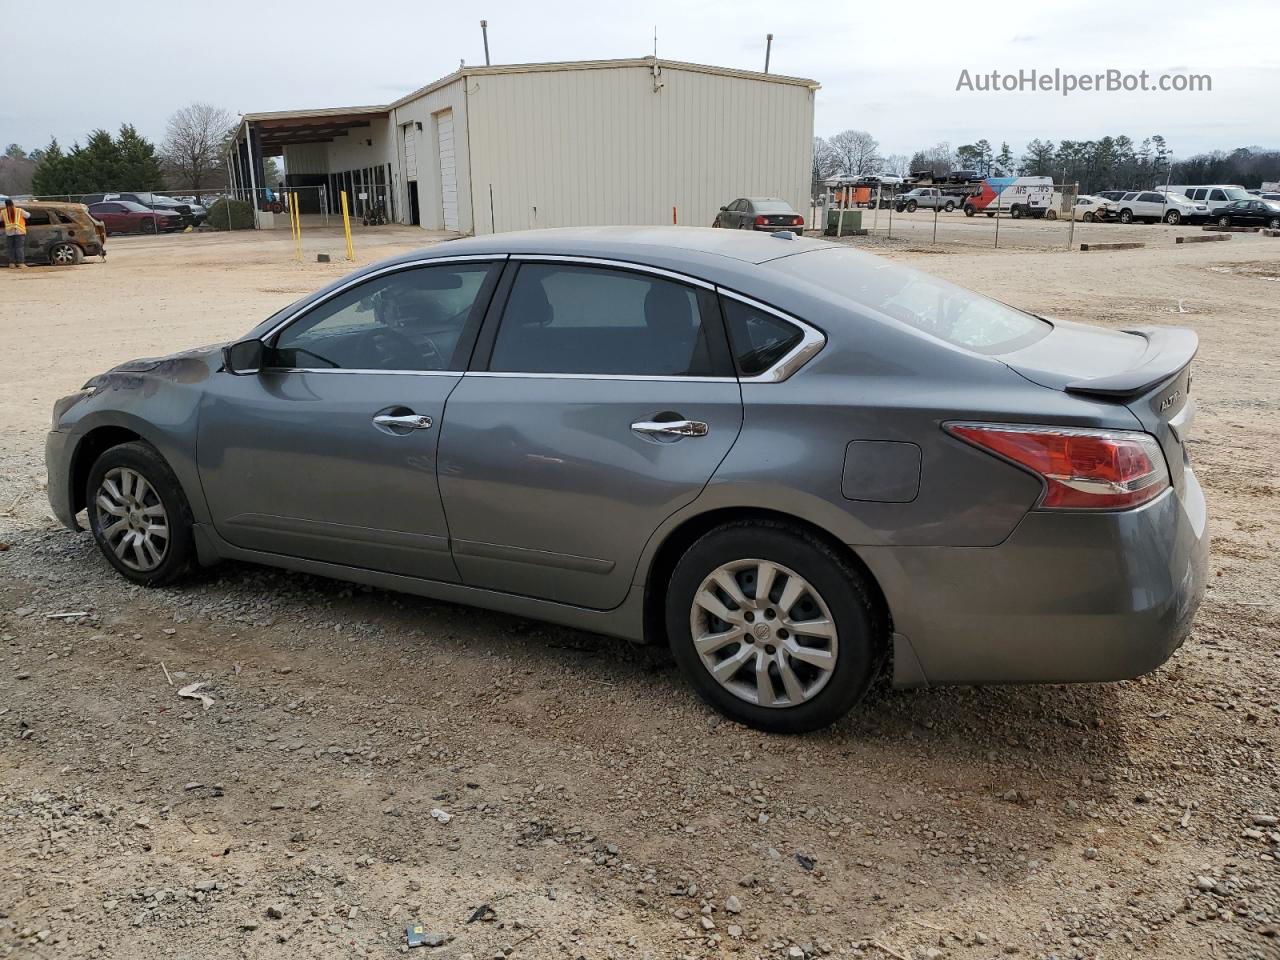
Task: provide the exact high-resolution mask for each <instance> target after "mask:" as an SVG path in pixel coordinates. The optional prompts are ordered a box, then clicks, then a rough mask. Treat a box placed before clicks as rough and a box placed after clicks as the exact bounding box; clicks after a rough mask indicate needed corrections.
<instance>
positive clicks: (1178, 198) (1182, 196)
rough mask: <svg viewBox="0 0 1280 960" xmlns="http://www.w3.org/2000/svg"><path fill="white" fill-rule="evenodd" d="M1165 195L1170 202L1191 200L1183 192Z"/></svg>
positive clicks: (1187, 201) (1188, 201)
mask: <svg viewBox="0 0 1280 960" xmlns="http://www.w3.org/2000/svg"><path fill="white" fill-rule="evenodd" d="M1165 196H1166V197H1168V198H1169V202H1170V203H1190V202H1191V198H1190V197H1188V196H1187V195H1186V194H1185V193H1166V194H1165Z"/></svg>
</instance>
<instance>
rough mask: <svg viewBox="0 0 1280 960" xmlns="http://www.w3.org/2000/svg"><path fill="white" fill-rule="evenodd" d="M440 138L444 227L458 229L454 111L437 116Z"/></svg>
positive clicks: (437, 130)
mask: <svg viewBox="0 0 1280 960" xmlns="http://www.w3.org/2000/svg"><path fill="white" fill-rule="evenodd" d="M436 133H437V135H438V137H439V140H440V200H441V202H442V204H443V206H444V228H445V229H446V230H457V229H458V168H457V166H456V165H455V163H454V160H453V111H452V110H446V111H444V112H443V113H441V114H439V115H438V116H437V117H436Z"/></svg>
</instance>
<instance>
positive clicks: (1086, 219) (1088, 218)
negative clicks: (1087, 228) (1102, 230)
mask: <svg viewBox="0 0 1280 960" xmlns="http://www.w3.org/2000/svg"><path fill="white" fill-rule="evenodd" d="M1083 219H1084V222H1085V223H1093V214H1092V213H1086V214H1085V215H1084V218H1083Z"/></svg>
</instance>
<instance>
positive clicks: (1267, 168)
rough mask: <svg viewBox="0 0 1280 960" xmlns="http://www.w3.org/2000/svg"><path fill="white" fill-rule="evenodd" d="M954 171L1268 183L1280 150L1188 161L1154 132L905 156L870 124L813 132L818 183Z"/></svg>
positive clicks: (1121, 185)
mask: <svg viewBox="0 0 1280 960" xmlns="http://www.w3.org/2000/svg"><path fill="white" fill-rule="evenodd" d="M953 170H976V171H977V173H978V175H979V176H983V177H992V176H1041V177H1053V179H1054V180H1055V182H1058V183H1078V184H1080V192H1081V193H1092V192H1094V191H1097V190H1106V189H1117V190H1124V189H1133V190H1137V189H1143V188H1150V187H1153V186H1158V185H1159V184H1161V183H1165V182H1170V183H1238V184H1240V185H1241V186H1243V187H1247V188H1257V187H1258V186H1260V185H1261V184H1262V182H1263V181H1270V180H1280V150H1271V149H1264V148H1262V147H1256V146H1253V147H1237V148H1236V149H1234V150H1231V151H1223V150H1214V151H1210V152H1207V153H1199V154H1196V155H1194V156H1191V157H1187V158H1185V159H1181V158H1178V157H1176V156H1174V154H1173V151H1172V149H1171V148H1170V146H1169V143H1168V141H1166V140H1165V138H1164V137H1163V136H1161V135H1160V134H1152V135H1151V136H1149V137H1144V138H1142V139H1141V140H1137V141H1135V140H1134V139H1132V138H1131V137H1128V136H1125V135H1123V134H1122V135H1120V136H1116V137H1111V136H1107V137H1101V138H1099V139H1097V140H1059V141H1053V140H1045V139H1040V138H1038V137H1037V138H1036V139H1034V140H1032V141H1030V142H1029V143H1028V144H1027V145H1026V146H1025V147H1024V148H1023V150H1022V151H1021V152H1020V153H1015V152H1014V150H1013V149H1012V148H1011V147H1010V146H1009V143H1008V142H1007V141H1002V142H1001V143H1000V145H999V147H996V146H995V145H994V144H993V143H992V141H990V140H987V139H985V138H983V139H980V140H977V141H975V142H973V143H966V144H962V145H961V146H959V147H955V148H954V149H953V148H952V146H951V144H950V143H948V142H946V141H943V142H940V143H936V144H934V145H933V146H931V147H927V148H924V149H921V150H917V151H915V152H914V153H912V154H911V155H910V156H908V155H906V154H888V155H882V154H881V153H880V142H879V141H878V140H876V138H875V137H873V136H872V135H871V134H870V133H868V132H867V131H865V130H844V131H842V132H840V133H837V134H835V135H834V136H832V137H828V138H823V137H814V140H813V187H814V190H815V192H821V191H822V189H823V183H824V181H826V180H827V179H829V178H831V177H835V176H850V177H861V176H869V175H873V174H891V175H893V176H900V177H901V176H907V175H910V174H920V173H931V174H933V175H934V176H941V175H943V174H946V173H950V172H951V171H953Z"/></svg>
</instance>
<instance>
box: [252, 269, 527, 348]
mask: <svg viewBox="0 0 1280 960" xmlns="http://www.w3.org/2000/svg"><path fill="white" fill-rule="evenodd" d="M506 259H507V255H506V254H505V253H473V254H465V255H459V256H456V257H422V258H420V259H417V260H407V261H404V260H402V261H400V262H398V263H392V264H388V265H387V266H385V267H381V268H379V269H377V270H372V271H370V272H369V273H362V274H359V275H358V276H355V277H352V278H351V279H350V280H348V281H347V282H346V283H344V284H342V286H340V287H335V288H334V289H332V290H330V291H329V292H328V293H327V294H325V296H324V297H323V298H322V299H320V300H316V301H314V302H312V303H308V304H307V305H306V306H305V307H302V308H301V309H299V310H296V311H294V312H293V313H291V314H289V316H287V317H285V319H283V320H281V321H280V322H279V323H277V324H276V325H275V326H274V327H272V328H271V329H270V330H268V331H267V332H266V333H264V334H263V335H262V336H260V337H258V339H259V340H261V341H262V342H263V343H266V342H267V341H268V340H270V339H271V338H272V337H274V336H276V335H277V334H279V333H281V332H282V331H283V330H284V329H285V328H286V327H288V326H290V325H291V324H294V323H296V322H298V321H299V320H301V319H302V318H303V317H305V316H306V315H307V314H309V313H311V311H313V310H315V309H317V308H318V307H322V306H324V305H325V304H326V303H328V302H329V301H330V300H332V299H333V298H334V297H336V296H338V295H339V294H341V293H346V292H347V291H348V290H350V289H351V288H352V287H355V286H358V285H359V284H362V283H364V282H365V281H367V280H373V279H374V278H376V277H381V276H385V275H386V274H388V273H399V272H400V271H402V270H411V269H413V268H414V267H429V266H436V265H438V264H445V263H476V262H489V263H494V264H501V263H502V262H503V261H504V260H506ZM278 369H279V368H278ZM380 372H382V373H386V372H387V371H386V370H383V371H380ZM415 372H416V371H415ZM448 372H451V373H461V372H462V371H460V370H454V371H448Z"/></svg>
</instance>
